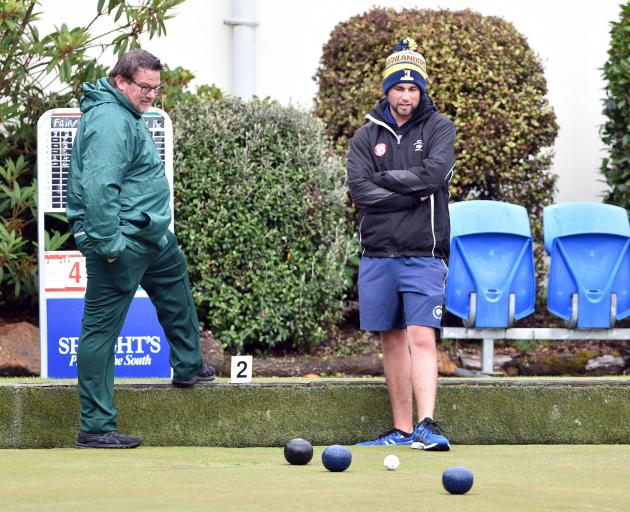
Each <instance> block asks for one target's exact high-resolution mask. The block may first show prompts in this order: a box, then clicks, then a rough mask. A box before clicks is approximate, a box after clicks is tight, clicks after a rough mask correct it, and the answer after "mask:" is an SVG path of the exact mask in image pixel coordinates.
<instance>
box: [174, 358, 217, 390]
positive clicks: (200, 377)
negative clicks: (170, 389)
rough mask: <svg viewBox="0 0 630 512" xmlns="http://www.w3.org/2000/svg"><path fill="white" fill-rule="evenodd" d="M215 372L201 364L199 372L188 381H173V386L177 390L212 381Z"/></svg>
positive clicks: (210, 367)
mask: <svg viewBox="0 0 630 512" xmlns="http://www.w3.org/2000/svg"><path fill="white" fill-rule="evenodd" d="M215 377H216V372H215V371H214V368H213V367H212V366H208V365H207V364H206V363H203V365H202V366H201V368H200V369H199V371H198V372H197V373H196V374H195V375H193V376H192V377H191V378H190V379H188V380H177V379H173V386H175V387H178V388H189V387H191V386H194V385H195V384H197V382H209V381H211V380H214V378H215Z"/></svg>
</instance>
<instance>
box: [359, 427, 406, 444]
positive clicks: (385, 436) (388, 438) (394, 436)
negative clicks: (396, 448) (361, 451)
mask: <svg viewBox="0 0 630 512" xmlns="http://www.w3.org/2000/svg"><path fill="white" fill-rule="evenodd" d="M411 441H413V434H408V433H407V432H403V431H402V430H398V429H397V428H393V429H391V430H387V431H385V432H383V433H382V434H380V435H379V436H378V437H377V438H376V439H374V440H372V441H363V442H362V443H357V444H356V446H378V445H393V444H406V445H410V444H411Z"/></svg>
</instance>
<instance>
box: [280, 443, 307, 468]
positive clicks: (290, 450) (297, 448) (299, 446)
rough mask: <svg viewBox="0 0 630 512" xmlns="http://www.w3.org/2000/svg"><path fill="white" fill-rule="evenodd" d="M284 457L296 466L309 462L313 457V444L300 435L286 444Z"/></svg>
mask: <svg viewBox="0 0 630 512" xmlns="http://www.w3.org/2000/svg"><path fill="white" fill-rule="evenodd" d="M284 458H285V459H287V462H288V463H289V464H293V465H295V466H303V465H304V464H308V463H309V462H311V459H312V458H313V445H312V444H311V443H309V442H308V441H307V440H306V439H302V438H300V437H298V438H296V439H291V440H290V441H289V442H287V444H285V445H284Z"/></svg>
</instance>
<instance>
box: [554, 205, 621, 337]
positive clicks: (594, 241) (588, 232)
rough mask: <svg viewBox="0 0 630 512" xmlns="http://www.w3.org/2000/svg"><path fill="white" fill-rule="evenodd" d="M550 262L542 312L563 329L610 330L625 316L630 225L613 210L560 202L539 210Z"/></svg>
mask: <svg viewBox="0 0 630 512" xmlns="http://www.w3.org/2000/svg"><path fill="white" fill-rule="evenodd" d="M543 227H544V230H545V249H546V250H547V253H549V256H550V257H551V262H550V268H549V280H548V285H547V308H548V309H549V311H550V312H551V313H553V314H554V315H557V316H559V317H560V318H564V320H565V322H566V323H567V326H568V327H577V328H578V329H598V328H604V329H605V328H610V327H612V326H613V325H614V324H615V321H616V320H621V319H623V318H625V317H627V316H629V315H630V224H629V222H628V213H627V212H626V210H624V209H623V208H620V207H619V206H613V205H609V204H602V203H562V204H555V205H552V206H547V207H546V208H545V209H544V210H543Z"/></svg>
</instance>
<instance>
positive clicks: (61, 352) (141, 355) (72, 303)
mask: <svg viewBox="0 0 630 512" xmlns="http://www.w3.org/2000/svg"><path fill="white" fill-rule="evenodd" d="M46 313H47V315H46V316H47V321H48V344H47V346H48V376H49V377H52V378H76V377H77V347H78V344H79V335H80V334H81V319H82V318H83V299H82V298H65V297H64V298H57V299H50V298H49V299H46ZM114 364H115V376H116V377H167V378H169V377H170V376H171V366H170V364H169V345H168V341H167V339H166V335H165V334H164V330H163V329H162V326H161V325H160V323H159V322H158V319H157V314H156V312H155V307H154V306H153V304H152V303H151V300H150V299H149V298H148V297H135V298H134V299H133V302H132V303H131V307H130V308H129V312H128V313H127V318H126V320H125V324H124V325H123V328H122V331H121V333H120V336H119V337H118V341H117V343H116V353H115V360H114Z"/></svg>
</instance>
